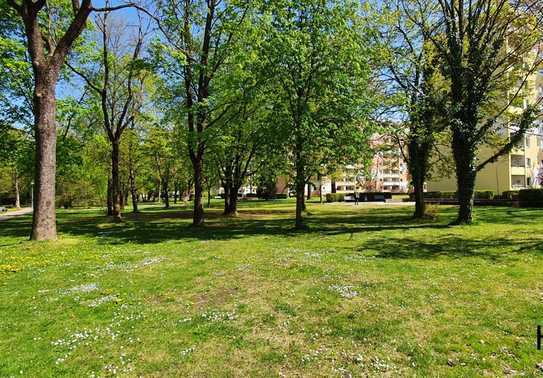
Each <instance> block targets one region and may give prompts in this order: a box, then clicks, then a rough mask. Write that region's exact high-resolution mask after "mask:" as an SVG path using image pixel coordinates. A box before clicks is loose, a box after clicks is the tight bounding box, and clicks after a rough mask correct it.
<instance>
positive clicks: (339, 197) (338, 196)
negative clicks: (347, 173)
mask: <svg viewBox="0 0 543 378" xmlns="http://www.w3.org/2000/svg"><path fill="white" fill-rule="evenodd" d="M343 201H345V194H343V193H328V194H327V195H326V202H343Z"/></svg>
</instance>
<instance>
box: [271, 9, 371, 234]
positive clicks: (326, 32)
mask: <svg viewBox="0 0 543 378" xmlns="http://www.w3.org/2000/svg"><path fill="white" fill-rule="evenodd" d="M360 12H361V9H359V7H358V6H357V5H356V2H352V1H348V0H345V1H336V2H333V3H329V2H326V1H322V0H304V1H299V0H281V1H273V2H271V3H269V5H268V7H267V9H266V11H265V16H264V21H265V23H264V26H263V27H264V28H265V36H266V37H265V40H264V43H263V46H262V56H263V57H264V58H265V60H266V62H267V63H268V64H267V65H266V67H265V69H266V70H267V71H268V72H269V73H270V75H271V78H273V80H274V82H276V85H275V87H274V88H273V92H274V93H276V96H275V97H274V98H275V99H276V102H275V104H274V109H273V111H274V112H275V113H276V114H277V118H278V119H277V122H278V123H279V125H280V126H282V128H283V133H284V136H285V143H286V145H287V146H288V148H289V150H290V155H291V159H292V162H293V168H294V181H295V189H296V222H295V227H296V228H297V229H303V228H305V225H304V223H303V216H302V213H303V211H304V209H305V197H304V187H305V184H306V183H307V182H308V180H309V178H310V177H311V176H313V175H314V174H315V173H316V172H317V171H318V169H319V167H320V162H319V161H318V160H317V159H314V157H315V156H316V155H318V152H319V151H321V150H324V149H330V148H334V147H335V146H339V145H340V143H338V141H337V139H338V138H341V139H342V141H346V142H347V145H356V144H358V143H360V142H362V140H361V138H360V136H361V135H367V133H366V132H367V128H366V126H367V124H366V123H365V122H364V115H365V114H366V113H367V111H368V109H367V105H368V101H367V98H368V91H367V88H368V83H369V74H370V69H369V59H370V55H371V49H370V48H369V47H368V44H367V43H366V40H365V39H364V37H365V36H366V33H365V31H364V30H361V29H363V27H362V26H363V25H362V24H361V18H360V17H359V14H360ZM347 135H349V136H348V137H347ZM358 146H364V143H363V142H362V143H360V144H358Z"/></svg>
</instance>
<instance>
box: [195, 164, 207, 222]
mask: <svg viewBox="0 0 543 378" xmlns="http://www.w3.org/2000/svg"><path fill="white" fill-rule="evenodd" d="M192 165H193V168H194V210H193V216H192V225H193V226H201V225H202V224H203V223H204V207H203V205H202V193H203V186H202V172H203V169H202V158H201V157H200V156H197V157H196V158H195V159H194V160H193V162H192Z"/></svg>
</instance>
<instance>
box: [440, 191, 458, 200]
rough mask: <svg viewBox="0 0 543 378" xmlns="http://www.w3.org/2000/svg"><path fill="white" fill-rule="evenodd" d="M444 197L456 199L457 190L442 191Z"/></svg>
mask: <svg viewBox="0 0 543 378" xmlns="http://www.w3.org/2000/svg"><path fill="white" fill-rule="evenodd" d="M440 198H443V199H456V192H441V197H440Z"/></svg>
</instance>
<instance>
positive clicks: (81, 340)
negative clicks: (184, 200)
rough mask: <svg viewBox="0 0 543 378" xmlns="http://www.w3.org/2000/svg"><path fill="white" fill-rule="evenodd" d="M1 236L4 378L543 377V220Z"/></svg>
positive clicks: (368, 220) (318, 211)
mask: <svg viewBox="0 0 543 378" xmlns="http://www.w3.org/2000/svg"><path fill="white" fill-rule="evenodd" d="M214 206H215V207H214V208H213V209H212V210H210V211H208V218H207V225H206V226H205V227H204V228H202V229H194V228H191V227H189V224H190V210H189V209H185V208H174V209H171V210H162V209H161V208H159V207H158V206H154V207H146V208H144V209H143V211H142V212H141V213H140V214H137V215H130V214H127V216H126V219H125V222H123V223H122V224H115V223H111V222H110V221H109V220H108V218H106V217H104V216H103V215H102V213H101V212H100V211H99V210H96V209H95V210H71V211H60V212H59V217H58V223H59V227H58V228H59V236H60V239H59V241H57V242H46V243H32V242H29V241H27V235H28V233H29V227H30V217H29V216H25V217H21V218H16V219H11V220H7V221H4V222H2V223H1V224H0V299H1V301H0V335H2V337H1V338H0V356H1V357H0V376H15V375H20V374H22V375H24V376H59V375H72V376H74V375H75V376H91V375H95V376H107V375H112V374H120V375H124V376H140V375H142V376H232V377H237V376H280V375H285V376H308V377H309V376H349V374H351V375H353V376H367V375H370V376H382V375H389V376H398V375H409V376H413V375H416V376H428V375H431V376H474V375H491V376H496V375H504V374H513V373H515V372H516V373H524V374H525V375H528V376H533V375H537V374H538V372H539V371H538V369H537V368H536V364H537V363H539V362H541V361H543V351H537V350H536V349H535V327H536V324H538V322H541V321H542V320H543V232H542V230H543V211H541V210H536V209H511V208H477V209H476V217H477V222H476V224H475V225H473V226H470V227H448V226H447V224H448V223H449V222H450V221H451V220H452V219H453V218H454V215H455V209H454V208H452V207H440V208H439V209H438V217H437V219H436V220H432V221H425V222H414V221H412V220H410V218H409V216H410V212H411V209H410V208H409V207H403V206H385V207H383V206H378V207H377V206H376V207H370V208H368V207H365V206H359V207H355V206H349V205H345V204H325V205H319V204H316V203H311V204H309V206H308V211H309V213H310V214H309V215H308V225H309V227H310V228H309V231H307V232H302V233H300V232H295V231H293V230H292V228H291V226H292V223H293V216H294V208H293V203H292V202H291V201H273V202H257V201H255V202H245V203H242V204H241V205H240V216H239V218H236V219H231V218H227V219H225V218H222V217H221V216H220V209H219V207H220V203H218V202H216V203H215V204H214Z"/></svg>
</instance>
